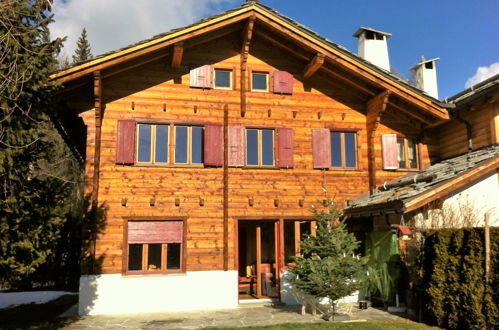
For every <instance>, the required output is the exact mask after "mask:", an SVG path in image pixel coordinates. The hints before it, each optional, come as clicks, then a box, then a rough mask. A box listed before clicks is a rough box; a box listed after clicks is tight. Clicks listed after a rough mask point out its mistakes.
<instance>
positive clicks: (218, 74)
mask: <svg viewBox="0 0 499 330" xmlns="http://www.w3.org/2000/svg"><path fill="white" fill-rule="evenodd" d="M214 87H215V88H217V89H232V70H227V69H215V82H214Z"/></svg>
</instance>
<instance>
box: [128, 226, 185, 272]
mask: <svg viewBox="0 0 499 330" xmlns="http://www.w3.org/2000/svg"><path fill="white" fill-rule="evenodd" d="M127 225H128V229H127V243H128V244H127V248H128V253H127V260H126V265H127V268H126V269H127V272H129V273H139V272H140V273H145V272H149V273H153V272H179V271H181V270H182V268H183V260H182V259H183V231H184V228H183V227H184V222H183V221H151V220H146V221H128V223H127Z"/></svg>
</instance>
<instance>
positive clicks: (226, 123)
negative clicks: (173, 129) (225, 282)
mask: <svg viewBox="0 0 499 330" xmlns="http://www.w3.org/2000/svg"><path fill="white" fill-rule="evenodd" d="M223 135H224V168H223V184H224V186H223V189H224V191H223V194H224V196H223V216H224V230H223V232H224V256H223V257H224V271H228V270H229V106H228V105H227V104H226V105H224V126H223Z"/></svg>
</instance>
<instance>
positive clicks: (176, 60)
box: [172, 42, 184, 69]
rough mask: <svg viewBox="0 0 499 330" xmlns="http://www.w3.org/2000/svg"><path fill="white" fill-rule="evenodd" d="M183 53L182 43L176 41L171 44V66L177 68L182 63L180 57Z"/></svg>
mask: <svg viewBox="0 0 499 330" xmlns="http://www.w3.org/2000/svg"><path fill="white" fill-rule="evenodd" d="M183 55H184V43H183V42H177V43H176V44H174V45H173V56H172V68H174V69H178V68H179V67H180V65H181V64H182V57H183Z"/></svg>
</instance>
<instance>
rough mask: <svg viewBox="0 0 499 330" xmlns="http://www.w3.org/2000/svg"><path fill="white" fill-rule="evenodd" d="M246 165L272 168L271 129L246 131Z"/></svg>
mask: <svg viewBox="0 0 499 330" xmlns="http://www.w3.org/2000/svg"><path fill="white" fill-rule="evenodd" d="M246 165H247V166H274V130H273V129H256V128H247V129H246Z"/></svg>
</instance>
